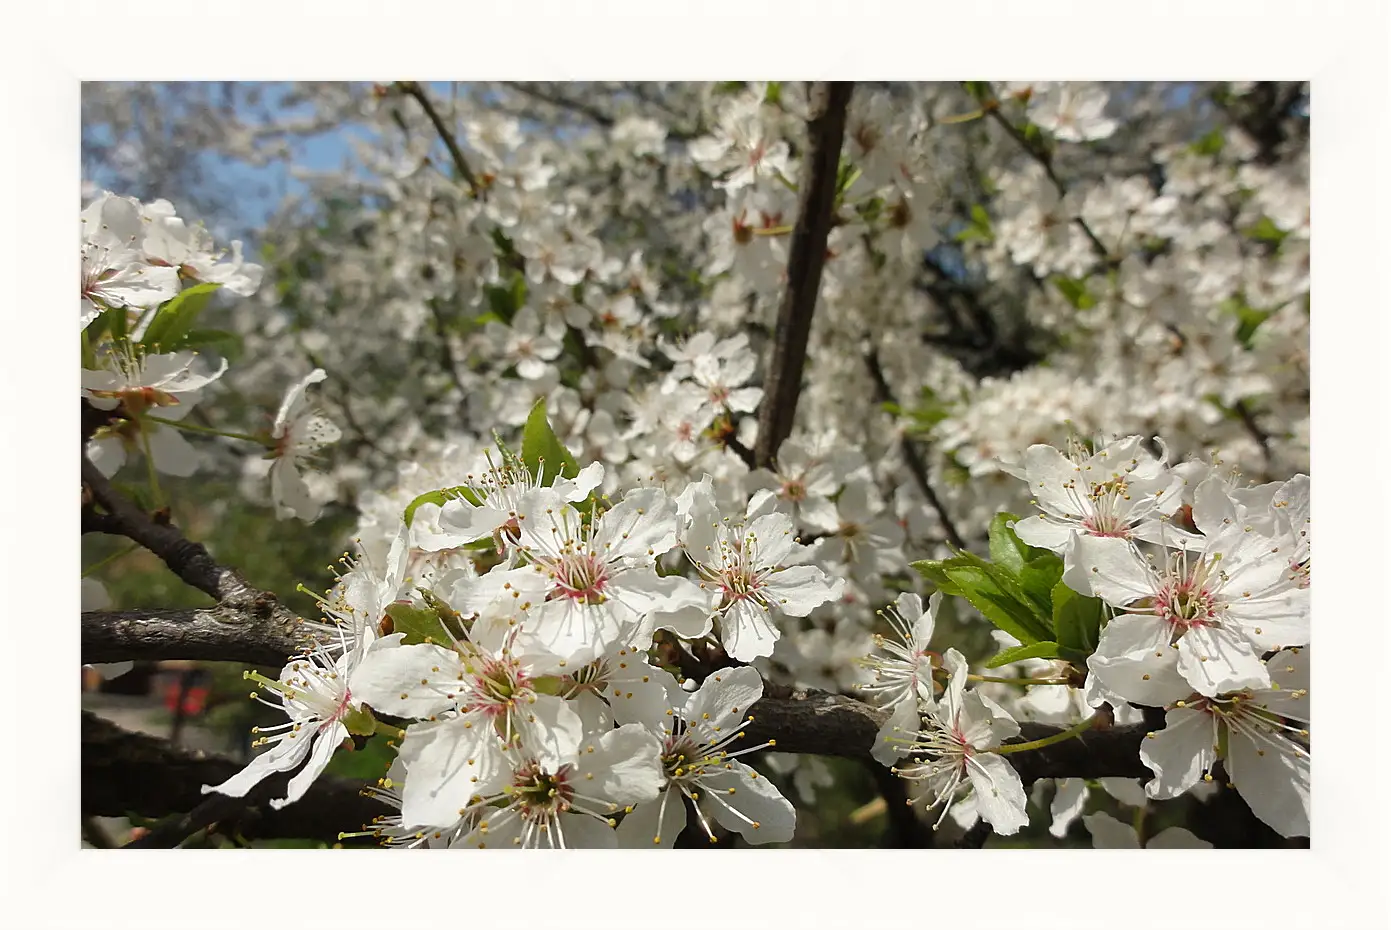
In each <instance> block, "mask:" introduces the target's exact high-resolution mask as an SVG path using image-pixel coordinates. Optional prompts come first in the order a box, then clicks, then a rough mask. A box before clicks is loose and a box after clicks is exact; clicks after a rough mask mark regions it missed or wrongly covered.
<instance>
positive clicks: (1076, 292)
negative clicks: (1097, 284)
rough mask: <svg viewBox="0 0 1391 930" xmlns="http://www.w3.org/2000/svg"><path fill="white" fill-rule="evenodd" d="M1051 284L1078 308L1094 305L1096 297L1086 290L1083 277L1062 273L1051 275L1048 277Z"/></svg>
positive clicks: (1082, 308)
mask: <svg viewBox="0 0 1391 930" xmlns="http://www.w3.org/2000/svg"><path fill="white" fill-rule="evenodd" d="M1050 280H1052V282H1053V286H1054V287H1056V288H1057V289H1058V293H1060V294H1062V295H1063V297H1064V298H1065V299H1066V300H1067V302H1068V303H1070V304H1072V305H1073V306H1074V307H1076V308H1077V309H1078V310H1090V309H1091V308H1092V307H1095V306H1096V298H1095V297H1093V296H1092V295H1091V293H1090V292H1088V290H1087V282H1086V279H1084V278H1069V277H1066V276H1064V275H1053V277H1052V278H1051V279H1050Z"/></svg>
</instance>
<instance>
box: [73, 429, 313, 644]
mask: <svg viewBox="0 0 1391 930" xmlns="http://www.w3.org/2000/svg"><path fill="white" fill-rule="evenodd" d="M82 483H83V485H85V486H86V489H87V492H88V493H89V494H90V495H91V498H92V501H93V503H95V504H96V505H97V506H99V507H100V508H101V509H102V511H103V512H102V513H100V514H98V513H96V512H95V511H94V512H93V515H92V517H91V518H90V520H92V521H96V522H99V525H100V528H101V530H102V531H103V532H107V533H112V534H119V535H121V536H125V537H126V538H127V539H130V540H132V541H133V542H137V543H139V544H140V545H142V546H144V547H145V548H146V549H149V550H150V551H151V552H153V553H154V554H155V555H157V556H159V557H160V558H161V559H163V560H164V563H165V564H166V565H168V566H169V569H170V570H171V571H172V572H173V573H174V574H176V575H178V576H179V577H180V578H182V579H183V580H184V582H185V583H186V584H188V585H191V586H192V587H195V588H197V589H198V590H200V591H202V592H204V593H205V594H207V595H209V596H210V597H212V598H214V599H216V600H217V601H218V603H219V605H220V607H222V608H226V609H227V611H228V612H229V613H228V614H227V615H228V616H235V617H237V618H238V621H237V622H242V623H249V624H251V625H253V626H256V627H258V628H260V629H266V628H267V626H268V625H276V626H279V628H280V629H282V630H287V629H291V628H293V627H294V626H295V625H297V624H299V623H301V622H302V621H301V620H300V618H299V617H297V616H296V615H295V614H294V613H293V612H291V611H290V610H287V609H286V608H285V607H283V606H281V604H280V602H279V600H277V599H276V597H275V595H274V594H271V593H270V592H268V591H262V590H259V589H258V588H254V587H252V586H251V585H249V584H247V583H246V580H245V579H244V578H242V576H241V575H240V574H238V573H237V572H235V571H233V570H232V569H230V568H225V567H223V566H221V565H219V564H217V562H215V561H213V557H212V556H211V555H210V554H209V553H208V550H207V549H205V548H204V547H203V545H202V544H201V543H196V542H193V541H192V540H190V539H188V538H187V537H185V536H184V534H183V533H182V532H181V531H180V530H179V529H178V528H177V527H175V526H174V525H172V524H170V523H167V522H157V521H156V520H155V519H154V518H153V517H151V516H150V515H149V514H147V513H145V511H143V510H141V509H140V508H139V507H137V506H135V504H134V503H132V502H131V501H130V500H129V499H128V498H126V497H125V496H123V495H122V494H121V493H120V492H118V491H117V490H116V489H115V488H113V487H112V486H111V482H109V481H107V480H106V477H105V476H104V475H103V474H102V473H101V471H100V470H98V468H97V467H96V466H95V465H93V464H92V462H91V460H90V459H88V458H87V456H86V454H83V456H82ZM89 525H92V524H90V523H89ZM85 635H86V634H85V632H84V636H85ZM182 658H188V657H187V656H185V657H182Z"/></svg>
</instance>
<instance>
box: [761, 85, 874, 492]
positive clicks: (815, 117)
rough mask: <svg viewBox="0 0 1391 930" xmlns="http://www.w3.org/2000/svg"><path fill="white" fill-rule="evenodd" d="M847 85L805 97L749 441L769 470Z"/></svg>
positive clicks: (793, 382)
mask: <svg viewBox="0 0 1391 930" xmlns="http://www.w3.org/2000/svg"><path fill="white" fill-rule="evenodd" d="M854 87H855V85H854V84H853V83H852V82H849V81H818V82H817V83H815V84H813V85H812V86H811V89H810V91H809V92H808V94H807V97H808V102H809V106H808V114H809V118H808V120H807V136H808V139H807V150H806V153H805V155H804V156H803V158H802V170H801V174H800V175H799V177H798V182H797V185H798V186H797V222H796V224H795V225H794V226H793V227H792V242H791V245H790V247H789V250H788V258H787V288H786V290H784V291H783V296H782V304H781V306H780V307H779V308H778V322H777V328H776V329H775V330H774V331H773V348H772V353H771V355H770V357H769V359H768V372H767V375H766V380H765V385H766V388H765V390H764V394H763V403H762V405H761V406H760V407H759V411H758V440H757V442H756V443H755V444H754V461H755V462H756V463H757V464H758V465H759V466H760V467H762V468H769V467H771V466H772V464H773V460H774V458H775V457H776V456H777V452H778V447H779V446H780V445H782V441H783V440H784V439H786V438H787V437H788V434H790V433H791V432H792V421H793V418H794V416H795V415H796V413H797V398H798V396H799V395H800V394H801V391H802V368H803V366H804V365H805V364H806V360H807V339H808V337H809V336H810V335H811V317H812V313H813V312H814V311H815V310H816V299H817V296H818V295H819V294H820V292H821V270H822V268H823V267H824V265H825V263H826V240H827V238H828V237H829V235H830V232H831V214H832V212H833V208H834V207H835V199H836V182H837V178H838V174H839V169H840V147H841V143H842V142H843V141H844V137H845V113H846V110H847V108H848V107H849V105H850V95H851V93H852V92H853V91H854Z"/></svg>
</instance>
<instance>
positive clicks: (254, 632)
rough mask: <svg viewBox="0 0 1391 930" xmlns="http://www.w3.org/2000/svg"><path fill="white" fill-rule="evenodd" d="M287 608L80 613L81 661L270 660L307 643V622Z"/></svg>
mask: <svg viewBox="0 0 1391 930" xmlns="http://www.w3.org/2000/svg"><path fill="white" fill-rule="evenodd" d="M286 613H288V611H277V612H274V613H271V614H269V615H265V614H260V613H256V612H253V611H246V610H241V609H238V608H236V607H233V606H231V605H228V604H216V605H214V606H212V607H200V608H190V609H157V610H90V611H86V612H84V613H83V614H82V661H83V663H84V664H91V663H94V662H123V661H126V660H134V661H141V662H150V661H160V660H166V659H191V660H195V661H202V662H225V661H237V662H245V663H247V664H248V665H272V666H275V667H277V668H279V667H280V666H282V665H284V664H285V660H286V659H287V658H289V657H290V656H292V655H296V654H298V653H299V652H301V651H302V650H303V649H305V648H306V647H308V646H311V645H312V644H313V636H312V633H311V632H310V629H309V627H308V625H307V624H306V623H305V622H304V621H303V620H301V619H300V618H298V617H294V616H293V615H290V616H291V619H287V618H286V617H285V614H286Z"/></svg>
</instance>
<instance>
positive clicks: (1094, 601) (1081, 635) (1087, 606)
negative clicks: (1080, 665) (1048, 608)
mask: <svg viewBox="0 0 1391 930" xmlns="http://www.w3.org/2000/svg"><path fill="white" fill-rule="evenodd" d="M1104 614H1105V610H1104V607H1103V605H1102V603H1101V600H1100V599H1099V598H1095V597H1087V596H1085V595H1082V594H1078V593H1077V592H1076V591H1074V590H1072V589H1071V588H1069V587H1068V586H1067V585H1066V584H1064V583H1063V582H1061V581H1059V582H1058V583H1057V584H1056V585H1054V587H1053V629H1054V630H1055V631H1056V632H1057V634H1058V644H1059V645H1060V646H1064V647H1066V648H1067V649H1070V650H1073V651H1075V652H1077V653H1080V654H1081V655H1082V656H1084V657H1085V656H1089V655H1091V654H1092V653H1093V652H1095V651H1096V644H1097V640H1098V638H1099V637H1100V635H1101V621H1102V619H1103V617H1104Z"/></svg>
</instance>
